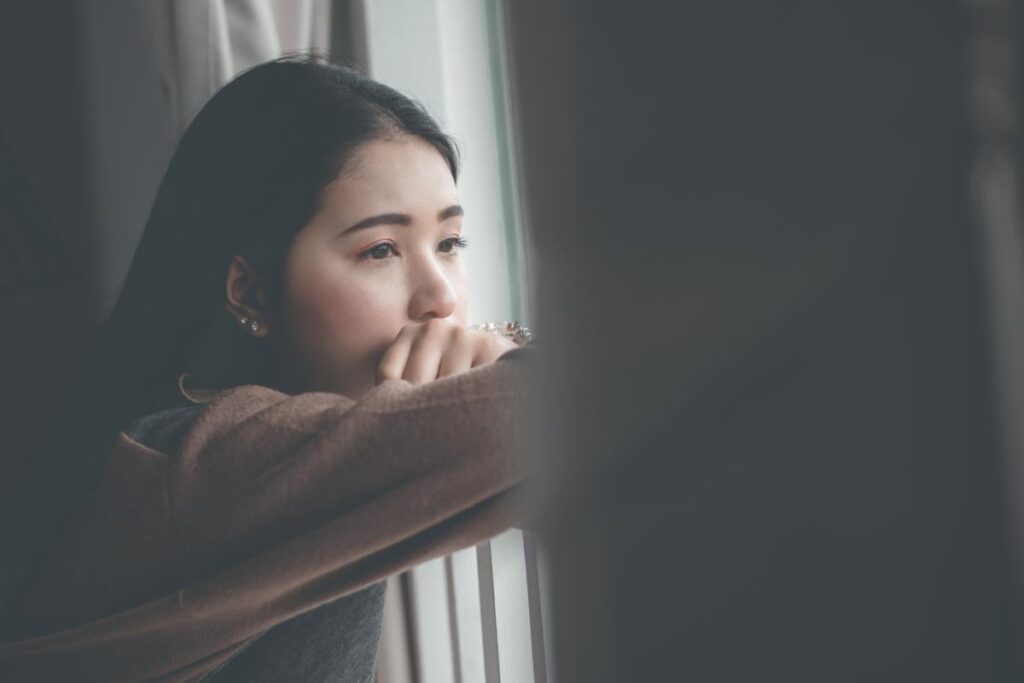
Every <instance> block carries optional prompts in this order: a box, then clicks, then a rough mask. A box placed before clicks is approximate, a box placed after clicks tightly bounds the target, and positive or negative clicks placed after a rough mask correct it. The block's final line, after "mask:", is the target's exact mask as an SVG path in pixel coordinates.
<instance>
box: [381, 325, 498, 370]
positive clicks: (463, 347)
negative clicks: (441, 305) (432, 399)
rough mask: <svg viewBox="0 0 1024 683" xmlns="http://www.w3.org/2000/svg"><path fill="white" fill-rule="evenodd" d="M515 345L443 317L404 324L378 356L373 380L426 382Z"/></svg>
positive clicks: (492, 358) (476, 364) (477, 363)
mask: <svg viewBox="0 0 1024 683" xmlns="http://www.w3.org/2000/svg"><path fill="white" fill-rule="evenodd" d="M516 346H517V344H516V343H515V342H513V341H512V340H511V339H508V338H506V337H502V336H498V335H495V334H492V333H489V332H483V331H478V330H469V329H468V328H466V327H463V326H461V325H458V324H456V323H454V322H452V321H446V320H443V319H434V320H431V321H428V322H426V323H419V324H411V325H406V326H405V327H403V328H402V330H401V332H399V333H398V336H397V337H396V338H395V341H394V342H392V343H391V346H389V347H388V348H387V349H386V350H385V352H384V354H383V355H382V356H381V359H380V362H379V363H378V365H377V379H376V382H377V384H380V383H381V382H383V381H385V380H388V379H404V380H406V381H407V382H409V383H411V384H425V383H427V382H431V381H433V380H435V379H439V378H441V377H448V376H451V375H457V374H459V373H461V372H465V371H467V370H469V369H471V368H474V367H479V366H481V365H487V364H489V363H493V362H494V361H495V360H497V359H498V358H499V357H500V356H501V355H502V354H504V353H505V352H506V351H508V350H510V349H513V348H515V347H516Z"/></svg>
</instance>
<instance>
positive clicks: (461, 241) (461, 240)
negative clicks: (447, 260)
mask: <svg viewBox="0 0 1024 683" xmlns="http://www.w3.org/2000/svg"><path fill="white" fill-rule="evenodd" d="M445 245H448V248H447V249H444V248H443V247H444V246H445ZM468 246H469V242H468V241H466V238H465V237H449V238H448V239H446V240H445V241H444V242H441V247H442V249H441V251H443V252H444V253H446V254H450V253H452V251H453V250H454V249H455V248H456V247H458V248H459V249H465V248H466V247H468Z"/></svg>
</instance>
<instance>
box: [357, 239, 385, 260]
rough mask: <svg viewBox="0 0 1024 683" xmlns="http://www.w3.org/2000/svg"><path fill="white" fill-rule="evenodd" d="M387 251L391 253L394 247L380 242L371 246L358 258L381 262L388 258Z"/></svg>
mask: <svg viewBox="0 0 1024 683" xmlns="http://www.w3.org/2000/svg"><path fill="white" fill-rule="evenodd" d="M382 250H383V251H382ZM388 250H390V251H392V252H393V251H394V246H393V245H392V244H391V243H390V242H382V243H380V244H375V245H373V246H372V247H370V248H369V249H367V250H366V251H364V252H363V253H362V254H360V255H359V257H360V258H362V259H366V260H372V261H383V260H385V259H387V258H388Z"/></svg>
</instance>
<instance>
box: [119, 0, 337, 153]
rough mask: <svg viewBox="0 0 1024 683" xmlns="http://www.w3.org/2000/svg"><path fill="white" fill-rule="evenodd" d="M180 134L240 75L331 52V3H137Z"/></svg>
mask: <svg viewBox="0 0 1024 683" xmlns="http://www.w3.org/2000/svg"><path fill="white" fill-rule="evenodd" d="M138 7H139V12H140V14H141V17H140V18H141V20H142V22H143V25H144V26H145V28H146V30H147V33H150V34H151V35H152V38H153V40H152V42H151V49H152V52H153V58H154V59H153V64H154V65H155V67H156V68H157V76H158V78H159V80H160V86H161V90H162V93H163V96H164V97H165V98H166V101H167V107H168V111H169V112H170V113H171V114H172V123H173V127H174V129H175V131H176V132H177V133H180V132H181V131H183V130H184V128H185V126H187V125H188V122H189V121H190V120H191V118H192V116H194V115H195V114H196V112H198V111H199V109H200V108H202V106H203V104H204V103H205V102H206V100H208V99H209V98H210V97H211V96H212V95H213V93H214V92H216V91H217V89H218V88H220V87H221V86H222V85H224V84H225V83H227V82H228V81H229V80H231V79H232V78H233V77H234V76H236V75H237V74H239V73H240V72H242V71H244V70H245V69H248V68H249V67H252V66H255V65H256V64H259V63H261V62H265V61H268V60H270V59H274V58H276V57H280V56H281V55H283V54H286V53H288V52H294V51H299V50H302V51H305V50H317V51H321V52H322V53H324V54H326V53H327V51H328V49H329V47H330V35H331V31H330V9H331V7H330V2H329V0H167V1H166V2H146V3H139V5H138Z"/></svg>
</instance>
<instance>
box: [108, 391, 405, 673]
mask: <svg viewBox="0 0 1024 683" xmlns="http://www.w3.org/2000/svg"><path fill="white" fill-rule="evenodd" d="M205 407H206V406H205V405H200V404H190V405H186V406H177V407H173V408H167V409H164V410H160V411H157V412H155V413H150V414H149V415H144V416H142V417H140V418H138V419H136V420H134V421H133V422H132V423H131V424H130V425H129V426H128V427H127V428H126V429H125V432H126V433H127V434H128V436H130V437H132V438H133V439H135V440H136V441H137V442H139V443H142V444H144V445H146V446H149V447H151V448H155V449H157V450H160V451H163V452H165V453H177V452H178V449H179V447H180V445H181V441H182V439H183V438H184V436H185V434H186V433H187V431H188V428H189V426H190V425H191V424H192V421H193V420H194V419H195V418H196V417H197V416H198V415H199V414H200V413H201V412H202V411H203V409H204V408H205ZM386 588H387V580H382V581H380V582H378V583H376V584H374V585H372V586H369V587H368V588H365V589H363V590H361V591H357V592H355V593H353V594H351V595H347V596H345V597H343V598H339V599H338V600H335V601H334V602H330V603H328V604H326V605H323V606H322V607H318V608H317V609H314V610H311V611H309V612H306V613H305V614H301V615H299V616H297V617H295V618H294V619H290V620H288V621H286V622H284V623H282V624H279V625H278V626H275V627H274V628H271V629H269V630H268V631H265V632H264V633H263V634H262V635H261V636H259V637H257V638H256V639H255V640H254V641H253V642H252V644H250V645H249V646H248V647H247V648H246V649H244V650H242V652H241V653H240V654H238V655H237V656H235V657H234V658H233V659H231V660H229V661H228V662H227V663H226V664H225V665H224V666H222V667H221V668H220V669H218V670H216V671H214V672H213V673H211V674H210V675H209V676H207V677H206V678H204V679H203V681H204V683H206V682H209V681H213V682H215V683H232V682H234V681H238V682H242V681H244V682H246V683H275V682H277V681H282V682H285V681H286V682H288V683H291V682H294V683H350V682H351V683H364V682H365V683H373V680H374V676H375V674H376V664H377V647H378V644H379V641H380V630H381V620H382V618H383V612H384V595H385V589H386Z"/></svg>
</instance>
